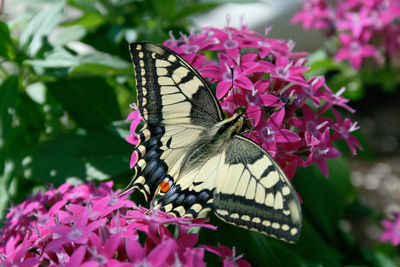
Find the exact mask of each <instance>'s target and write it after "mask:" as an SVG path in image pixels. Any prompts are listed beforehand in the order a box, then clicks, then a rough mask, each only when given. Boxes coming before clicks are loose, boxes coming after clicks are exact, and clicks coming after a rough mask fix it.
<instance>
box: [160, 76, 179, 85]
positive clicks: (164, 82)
mask: <svg viewBox="0 0 400 267" xmlns="http://www.w3.org/2000/svg"><path fill="white" fill-rule="evenodd" d="M158 84H159V85H161V86H165V85H175V83H174V81H173V80H172V79H171V78H170V77H163V76H162V77H158Z"/></svg>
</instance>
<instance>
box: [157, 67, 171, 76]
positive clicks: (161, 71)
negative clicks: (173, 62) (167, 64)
mask: <svg viewBox="0 0 400 267" xmlns="http://www.w3.org/2000/svg"><path fill="white" fill-rule="evenodd" d="M156 71H157V75H159V76H165V75H167V74H168V71H167V69H166V68H157V69H156Z"/></svg>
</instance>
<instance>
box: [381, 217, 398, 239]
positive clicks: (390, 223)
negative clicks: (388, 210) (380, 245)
mask: <svg viewBox="0 0 400 267" xmlns="http://www.w3.org/2000/svg"><path fill="white" fill-rule="evenodd" d="M393 216H394V220H386V219H385V220H382V225H383V227H384V228H385V229H384V231H383V233H382V234H381V236H380V237H379V240H380V241H382V242H383V241H390V242H391V243H392V244H393V245H394V246H398V245H399V244H400V212H394V213H393Z"/></svg>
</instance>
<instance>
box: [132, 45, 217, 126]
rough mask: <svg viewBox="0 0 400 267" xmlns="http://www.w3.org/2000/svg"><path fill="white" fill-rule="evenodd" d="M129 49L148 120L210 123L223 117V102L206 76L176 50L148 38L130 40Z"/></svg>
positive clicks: (138, 93)
mask: <svg viewBox="0 0 400 267" xmlns="http://www.w3.org/2000/svg"><path fill="white" fill-rule="evenodd" d="M130 51H131V57H132V61H133V65H134V69H135V77H136V90H137V100H138V107H139V111H140V113H141V114H142V117H143V119H144V120H145V122H147V123H150V124H154V125H166V124H174V125H175V124H189V125H200V126H205V127H208V126H209V125H210V124H211V125H213V124H215V123H217V122H218V121H221V120H222V119H223V113H222V109H221V106H220V105H219V103H218V101H217V99H216V98H215V97H214V96H213V93H212V92H211V90H210V88H209V87H208V85H207V84H206V83H205V82H204V80H203V78H202V77H201V76H200V74H199V73H198V72H197V71H196V70H195V69H193V68H192V66H190V65H189V64H188V63H187V62H186V61H185V60H183V59H182V58H181V57H180V56H179V55H177V54H176V53H175V52H173V51H172V50H170V49H168V48H166V47H164V46H160V45H158V44H154V43H147V42H138V43H133V44H131V45H130Z"/></svg>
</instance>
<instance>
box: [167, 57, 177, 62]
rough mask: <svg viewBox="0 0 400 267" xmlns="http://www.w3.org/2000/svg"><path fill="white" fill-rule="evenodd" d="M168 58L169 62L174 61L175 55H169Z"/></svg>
mask: <svg viewBox="0 0 400 267" xmlns="http://www.w3.org/2000/svg"><path fill="white" fill-rule="evenodd" d="M168 60H169V61H171V62H175V61H176V56H174V55H169V57H168Z"/></svg>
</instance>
